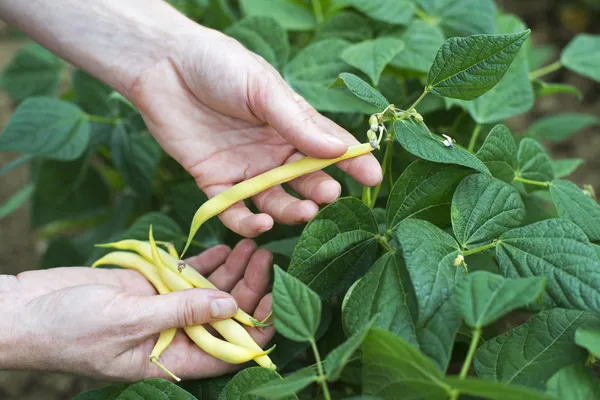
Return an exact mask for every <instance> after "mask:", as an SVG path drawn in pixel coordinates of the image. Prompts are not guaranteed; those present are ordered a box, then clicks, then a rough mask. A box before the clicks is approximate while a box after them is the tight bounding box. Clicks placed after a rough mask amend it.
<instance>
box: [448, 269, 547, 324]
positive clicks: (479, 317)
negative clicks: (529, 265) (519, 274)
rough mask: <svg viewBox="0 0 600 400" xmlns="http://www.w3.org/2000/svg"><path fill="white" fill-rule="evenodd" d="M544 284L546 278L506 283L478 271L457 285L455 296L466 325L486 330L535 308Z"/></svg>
mask: <svg viewBox="0 0 600 400" xmlns="http://www.w3.org/2000/svg"><path fill="white" fill-rule="evenodd" d="M544 284H545V280H544V279H543V278H536V277H533V278H522V279H505V278H503V277H501V276H500V275H496V274H492V273H490V272H486V271H476V272H473V273H471V274H469V275H468V276H467V277H466V278H465V279H463V280H461V281H460V282H459V283H458V284H457V285H456V291H455V292H454V294H455V296H456V302H457V303H458V307H459V308H460V311H461V312H462V315H463V318H464V320H465V322H466V323H467V324H468V325H469V326H471V327H473V328H483V327H485V326H487V325H489V324H491V323H492V322H494V321H496V320H497V319H499V318H500V317H502V316H504V315H505V314H508V313H509V312H511V311H513V310H516V309H518V308H521V307H525V306H527V305H530V304H532V303H533V302H534V301H535V300H536V299H537V298H539V297H540V295H541V294H542V292H543V291H544Z"/></svg>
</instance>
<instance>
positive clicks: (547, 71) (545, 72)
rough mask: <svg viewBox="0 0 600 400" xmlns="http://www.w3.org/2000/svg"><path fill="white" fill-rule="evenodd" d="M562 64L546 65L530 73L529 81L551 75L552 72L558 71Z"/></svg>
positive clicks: (558, 62)
mask: <svg viewBox="0 0 600 400" xmlns="http://www.w3.org/2000/svg"><path fill="white" fill-rule="evenodd" d="M562 66H563V65H562V63H561V62H560V60H559V61H556V62H554V63H552V64H550V65H546V66H545V67H542V68H539V69H536V70H535V71H533V72H531V73H530V74H529V80H531V81H534V80H536V79H539V78H541V77H542V76H545V75H548V74H551V73H552V72H554V71H558V70H559V69H561V68H562Z"/></svg>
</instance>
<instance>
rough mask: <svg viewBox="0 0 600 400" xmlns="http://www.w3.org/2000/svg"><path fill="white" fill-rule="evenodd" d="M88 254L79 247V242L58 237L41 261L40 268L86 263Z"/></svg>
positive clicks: (50, 244) (51, 242) (49, 245)
mask: <svg viewBox="0 0 600 400" xmlns="http://www.w3.org/2000/svg"><path fill="white" fill-rule="evenodd" d="M85 261H86V255H85V253H84V252H82V251H81V249H79V248H78V246H77V242H76V241H74V240H73V239H70V238H67V237H62V236H59V237H56V238H54V239H52V240H51V241H50V243H48V247H47V248H46V251H45V252H44V255H43V256H42V260H41V261H40V269H47V268H56V267H66V266H80V265H85Z"/></svg>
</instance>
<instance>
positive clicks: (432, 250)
mask: <svg viewBox="0 0 600 400" xmlns="http://www.w3.org/2000/svg"><path fill="white" fill-rule="evenodd" d="M395 236H396V240H397V241H398V243H399V244H400V246H401V248H402V254H403V256H404V261H405V263H406V266H407V268H408V271H409V275H410V279H411V281H412V283H413V286H414V288H415V293H416V296H417V299H418V309H419V312H418V320H417V323H416V327H417V340H418V341H419V345H420V348H421V351H422V352H423V353H425V354H426V355H427V356H429V357H430V358H431V359H433V360H434V361H435V363H436V365H437V366H438V367H439V368H440V369H441V370H442V371H444V370H445V369H446V366H447V364H448V361H449V359H450V353H451V351H452V346H453V344H454V337H455V335H456V332H457V331H458V328H459V326H460V322H461V316H460V311H459V310H458V307H457V305H456V302H455V300H454V297H453V296H452V292H453V291H454V285H455V282H456V281H458V280H460V279H462V278H463V277H464V275H465V272H464V269H463V268H462V267H458V268H457V267H455V266H454V260H455V259H456V257H457V256H458V255H459V254H460V247H459V244H458V243H457V242H456V240H454V238H452V237H451V236H450V235H449V234H447V233H446V232H444V231H442V230H441V229H439V228H438V227H436V226H435V225H432V224H431V223H429V222H426V221H421V220H418V219H412V218H411V219H406V220H404V221H402V222H401V223H400V224H399V225H398V227H397V228H396V231H395Z"/></svg>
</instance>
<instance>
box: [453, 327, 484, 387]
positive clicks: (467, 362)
mask: <svg viewBox="0 0 600 400" xmlns="http://www.w3.org/2000/svg"><path fill="white" fill-rule="evenodd" d="M480 338H481V327H476V328H475V329H473V337H472V338H471V346H469V352H468V353H467V358H465V362H464V364H463V366H462V369H461V370H460V375H459V377H458V378H459V379H461V380H464V379H465V378H466V377H467V374H468V373H469V369H470V368H471V363H472V362H473V356H474V355H475V351H476V350H477V345H478V344H479V339H480Z"/></svg>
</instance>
